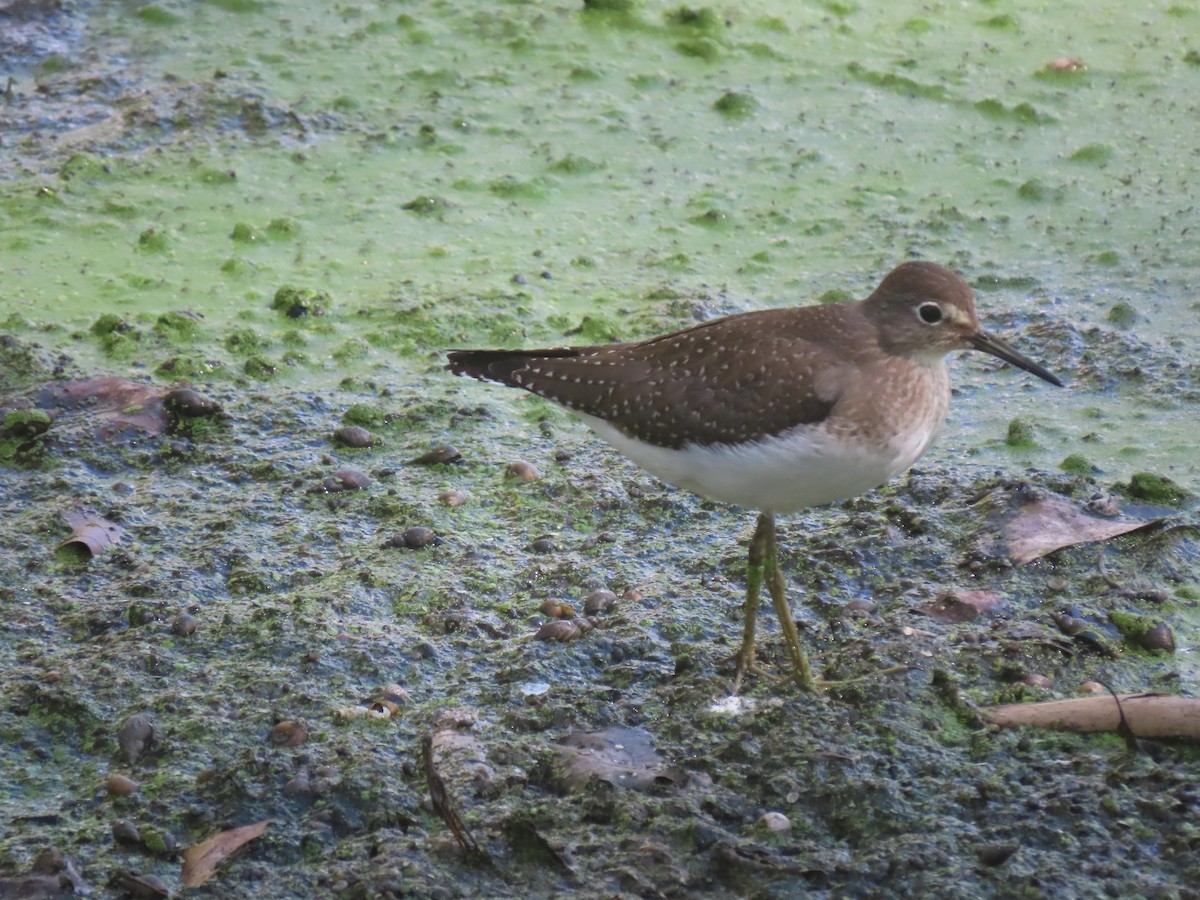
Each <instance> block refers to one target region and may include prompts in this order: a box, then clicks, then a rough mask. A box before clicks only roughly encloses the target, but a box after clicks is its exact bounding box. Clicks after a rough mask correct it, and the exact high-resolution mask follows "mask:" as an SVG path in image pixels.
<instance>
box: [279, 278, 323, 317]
mask: <svg viewBox="0 0 1200 900" xmlns="http://www.w3.org/2000/svg"><path fill="white" fill-rule="evenodd" d="M329 306H330V299H329V295H328V294H327V293H325V292H324V291H314V290H313V289H312V288H298V287H292V286H291V285H290V284H285V285H284V286H283V287H281V288H280V289H279V290H277V291H276V292H275V298H274V299H273V300H272V301H271V309H273V310H275V311H276V312H281V313H284V314H285V315H286V316H287V317H288V318H289V319H299V318H300V317H301V316H323V315H325V312H326V311H327V310H328V309H329Z"/></svg>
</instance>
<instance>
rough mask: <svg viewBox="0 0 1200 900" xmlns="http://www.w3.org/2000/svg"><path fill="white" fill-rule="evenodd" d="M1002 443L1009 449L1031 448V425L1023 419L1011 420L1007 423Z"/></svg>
mask: <svg viewBox="0 0 1200 900" xmlns="http://www.w3.org/2000/svg"><path fill="white" fill-rule="evenodd" d="M1004 443H1006V444H1008V446H1010V447H1017V448H1023V447H1032V446H1033V425H1031V424H1030V423H1029V422H1026V421H1025V420H1024V419H1013V420H1012V421H1011V422H1009V423H1008V434H1007V435H1005V437H1004Z"/></svg>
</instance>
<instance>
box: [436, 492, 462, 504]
mask: <svg viewBox="0 0 1200 900" xmlns="http://www.w3.org/2000/svg"><path fill="white" fill-rule="evenodd" d="M438 501H439V502H441V503H444V504H445V505H446V506H449V507H450V508H451V509H455V508H457V507H459V506H462V505H463V504H464V503H466V502H467V495H466V494H464V493H463V492H462V491H456V490H449V491H442V492H441V493H440V494H438Z"/></svg>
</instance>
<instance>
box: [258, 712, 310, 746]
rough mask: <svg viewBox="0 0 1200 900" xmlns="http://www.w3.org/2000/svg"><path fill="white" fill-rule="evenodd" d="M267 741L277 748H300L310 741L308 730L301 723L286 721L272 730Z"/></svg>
mask: <svg viewBox="0 0 1200 900" xmlns="http://www.w3.org/2000/svg"><path fill="white" fill-rule="evenodd" d="M267 740H268V741H270V742H271V743H272V744H274V745H275V746H276V747H299V746H300V745H301V744H303V743H305V742H306V741H307V740H308V729H307V728H305V727H304V726H303V725H302V724H300V723H299V722H295V721H292V720H291V719H286V720H284V721H282V722H280V723H279V724H278V725H276V726H275V727H274V728H272V729H271V731H270V732H269V733H268V734H267Z"/></svg>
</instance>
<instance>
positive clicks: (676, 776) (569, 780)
mask: <svg viewBox="0 0 1200 900" xmlns="http://www.w3.org/2000/svg"><path fill="white" fill-rule="evenodd" d="M556 749H557V750H558V753H559V757H560V758H561V760H562V764H563V770H564V773H563V778H564V781H565V782H566V785H567V787H568V788H571V789H572V790H582V789H583V788H584V787H585V786H586V785H587V784H588V782H590V781H593V780H595V779H599V780H601V781H607V782H608V783H609V784H612V785H614V786H616V787H631V788H638V789H644V788H648V787H650V786H652V785H656V784H663V783H672V784H682V783H683V782H684V781H685V780H686V779H687V776H686V775H685V773H684V772H683V770H682V769H680V768H678V767H676V766H665V765H663V762H662V758H661V757H660V756H659V755H658V751H657V750H655V749H654V745H653V743H652V742H651V735H650V733H649V732H648V731H645V730H644V729H641V728H626V727H624V726H621V725H614V726H612V727H610V728H605V729H602V730H600V731H594V732H590V733H588V732H576V733H574V734H571V735H568V736H567V738H566V739H565V740H563V742H562V744H560V745H559V746H558V747H557V748H556Z"/></svg>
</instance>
